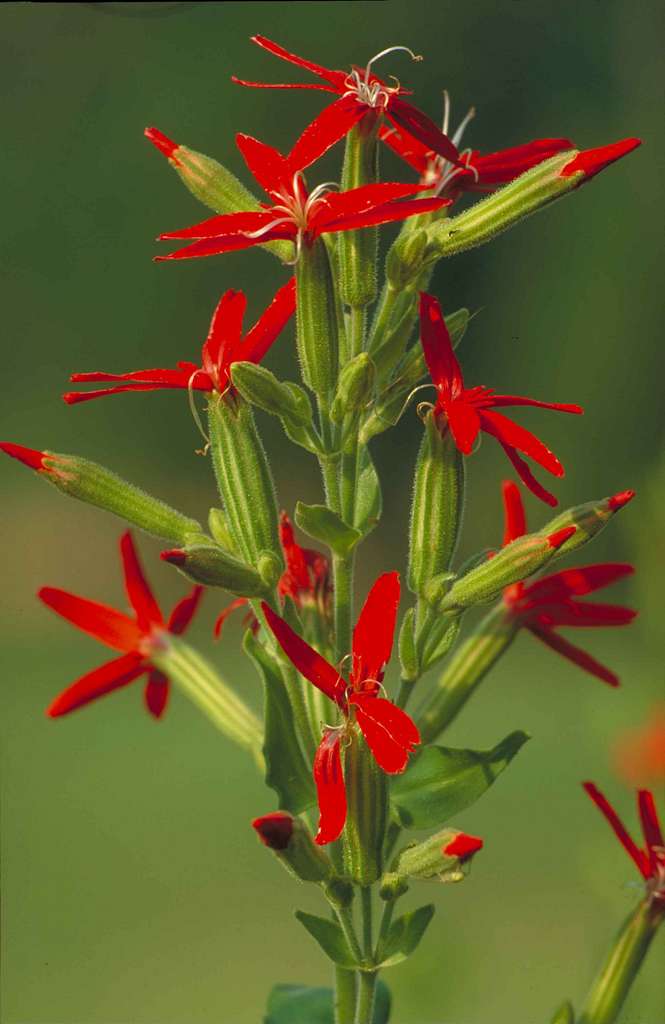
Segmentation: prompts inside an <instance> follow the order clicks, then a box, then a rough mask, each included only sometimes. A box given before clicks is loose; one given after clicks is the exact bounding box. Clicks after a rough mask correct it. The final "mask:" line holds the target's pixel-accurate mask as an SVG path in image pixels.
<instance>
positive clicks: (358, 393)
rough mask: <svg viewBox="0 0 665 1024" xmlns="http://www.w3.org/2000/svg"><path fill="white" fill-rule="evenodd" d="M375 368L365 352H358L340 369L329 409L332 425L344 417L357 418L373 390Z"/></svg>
mask: <svg viewBox="0 0 665 1024" xmlns="http://www.w3.org/2000/svg"><path fill="white" fill-rule="evenodd" d="M374 377H375V366H374V363H373V362H372V360H371V359H370V357H369V356H368V355H367V353H366V352H360V353H359V354H358V355H357V356H355V358H353V359H352V360H351V361H350V362H348V363H347V364H346V366H344V367H343V368H342V372H341V373H340V375H339V381H338V384H337V390H336V392H335V397H334V399H333V404H332V406H331V407H330V418H331V420H332V421H333V423H341V422H342V420H343V419H344V417H345V416H358V415H360V413H361V412H362V410H363V409H364V407H365V406H366V405H367V403H368V402H369V400H370V398H371V396H372V390H373V388H374Z"/></svg>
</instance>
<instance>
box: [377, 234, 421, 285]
mask: <svg viewBox="0 0 665 1024" xmlns="http://www.w3.org/2000/svg"><path fill="white" fill-rule="evenodd" d="M427 245H428V238H427V231H426V230H425V229H424V228H423V227H418V228H416V230H414V231H409V232H404V233H400V234H399V235H398V237H397V238H396V239H395V241H394V242H393V244H392V245H391V247H390V249H389V250H388V255H387V257H386V277H387V279H388V284H389V286H390V287H391V288H394V289H395V290H396V291H401V289H403V288H407V287H408V286H409V285H410V284H411V283H412V282H413V281H415V280H416V278H417V277H418V275H419V274H420V272H421V271H422V269H423V264H424V260H425V255H426V252H427Z"/></svg>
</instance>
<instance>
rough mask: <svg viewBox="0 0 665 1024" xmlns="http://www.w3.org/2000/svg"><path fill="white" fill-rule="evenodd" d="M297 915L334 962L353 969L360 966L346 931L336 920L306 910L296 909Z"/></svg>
mask: <svg viewBox="0 0 665 1024" xmlns="http://www.w3.org/2000/svg"><path fill="white" fill-rule="evenodd" d="M296 917H297V918H298V920H299V921H300V923H301V924H302V925H303V926H304V927H305V928H306V929H307V931H308V932H309V934H310V935H311V936H312V938H313V939H316V941H317V942H318V944H319V946H320V947H321V949H322V950H323V952H324V953H325V954H326V956H327V957H328V958H329V959H330V960H332V961H333V963H335V964H338V965H339V966H340V967H347V968H349V969H351V970H355V969H357V968H358V966H359V965H358V964H357V963H356V961H355V959H354V957H353V954H352V952H351V950H350V949H349V944H348V942H347V941H346V938H345V937H344V932H343V931H342V929H341V928H340V926H339V925H338V924H337V922H336V921H331V920H330V919H329V918H326V917H317V916H316V914H306V913H305V911H304V910H296Z"/></svg>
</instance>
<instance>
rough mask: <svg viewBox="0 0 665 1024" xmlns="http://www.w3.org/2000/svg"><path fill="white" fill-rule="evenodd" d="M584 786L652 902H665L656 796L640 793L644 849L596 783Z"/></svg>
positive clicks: (664, 849)
mask: <svg viewBox="0 0 665 1024" xmlns="http://www.w3.org/2000/svg"><path fill="white" fill-rule="evenodd" d="M582 785H583V787H584V789H585V790H586V792H587V793H588V794H589V796H590V797H591V799H592V800H593V802H594V803H595V805H596V807H597V808H598V810H599V811H600V812H601V814H602V815H603V816H604V817H605V818H606V819H607V821H608V822H609V825H610V828H611V829H612V831H613V832H614V834H615V836H616V837H617V839H618V840H619V842H620V843H621V845H622V846H623V848H624V850H625V851H626V853H627V854H628V856H629V857H630V858H631V860H632V861H633V863H634V864H635V865H636V867H637V870H638V871H639V872H640V874H641V875H642V878H643V879H644V881H645V882H646V888H647V893H648V895H649V897H650V899H653V900H665V839H663V833H662V831H661V828H660V823H659V821H658V814H657V813H656V805H655V803H654V799H653V793H651V792H650V791H649V790H648V789H639V790H638V791H637V808H638V811H639V815H640V822H641V825H642V836H643V838H644V848H640V847H639V846H638V845H637V843H636V842H635V841H634V839H633V838H632V837H631V836H630V835H629V833H628V830H627V829H626V827H625V825H624V824H623V822H622V821H621V820H620V818H619V815H618V814H617V813H616V811H615V810H614V808H613V807H612V806H611V805H610V804H609V803H608V801H607V800H606V799H605V797H604V796H603V794H602V793H601V792H600V790H599V789H598V788H597V787H596V786H595V785H594V784H593V782H583V783H582Z"/></svg>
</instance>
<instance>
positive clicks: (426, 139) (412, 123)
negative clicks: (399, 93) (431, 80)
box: [386, 96, 461, 165]
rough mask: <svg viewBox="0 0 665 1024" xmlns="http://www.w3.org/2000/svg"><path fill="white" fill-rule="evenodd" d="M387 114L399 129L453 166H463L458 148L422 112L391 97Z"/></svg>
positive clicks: (403, 101)
mask: <svg viewBox="0 0 665 1024" xmlns="http://www.w3.org/2000/svg"><path fill="white" fill-rule="evenodd" d="M386 114H387V116H388V117H389V118H390V120H391V121H392V122H393V124H396V125H397V127H398V128H405V129H406V130H407V132H409V134H410V135H413V137H414V138H415V139H417V140H418V141H419V142H422V144H423V145H424V146H427V148H428V149H431V150H433V151H434V152H435V153H438V154H439V156H442V157H444V158H445V159H446V160H448V161H449V162H450V163H452V164H456V165H459V164H461V161H460V155H459V152H458V150H457V146H455V144H454V143H453V142H451V140H450V139H449V138H448V136H447V135H444V134H443V132H442V131H441V129H440V128H437V126H436V125H435V124H434V121H432V120H431V119H430V118H429V117H427V115H426V114H423V112H422V110H418V108H417V107H414V106H413V105H412V104H411V103H407V102H406V101H405V100H400V99H398V98H397V97H396V96H391V98H390V101H389V103H388V106H387V108H386Z"/></svg>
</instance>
